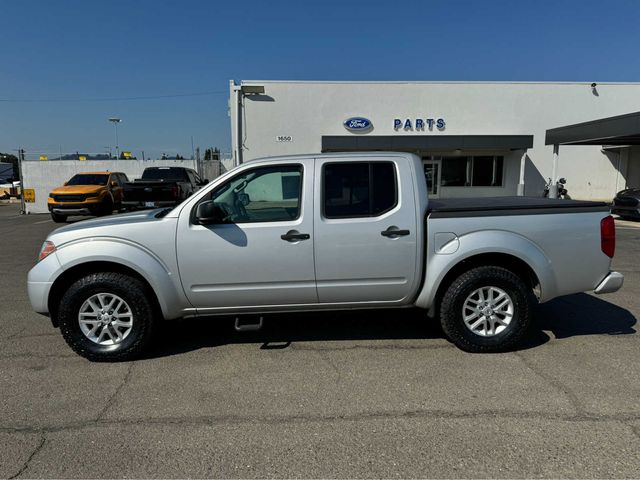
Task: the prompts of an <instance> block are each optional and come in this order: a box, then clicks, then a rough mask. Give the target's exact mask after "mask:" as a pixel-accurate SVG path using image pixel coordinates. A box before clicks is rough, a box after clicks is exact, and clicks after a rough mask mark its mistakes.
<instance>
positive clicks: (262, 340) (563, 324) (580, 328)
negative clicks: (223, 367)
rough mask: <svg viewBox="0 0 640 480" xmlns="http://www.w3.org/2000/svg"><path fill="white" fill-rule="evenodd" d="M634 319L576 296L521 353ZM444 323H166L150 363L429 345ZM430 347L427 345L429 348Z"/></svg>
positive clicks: (553, 306) (539, 318) (540, 316)
mask: <svg viewBox="0 0 640 480" xmlns="http://www.w3.org/2000/svg"><path fill="white" fill-rule="evenodd" d="M635 325H636V319H635V317H634V316H633V315H632V314H631V313H630V312H629V311H628V310H625V309H624V308H621V307H618V306H617V305H614V304H612V303H609V302H606V301H604V300H601V299H599V298H596V297H593V296H591V295H587V294H577V295H571V296H569V297H563V298H559V299H556V300H553V301H551V302H549V303H547V304H544V305H539V306H538V307H537V308H536V325H535V328H534V330H533V332H532V333H531V334H530V335H529V337H528V338H527V339H526V341H525V342H523V343H522V344H521V345H520V346H519V347H518V350H525V349H530V348H535V347H538V346H540V345H542V344H544V343H546V342H548V341H549V339H550V337H549V335H547V333H545V331H550V332H552V333H553V335H554V336H555V337H556V338H560V339H562V338H569V337H574V336H580V335H628V334H633V333H635V332H636V330H635V329H634V328H633V327H634V326H635ZM443 336H444V335H443V333H442V329H441V328H440V325H439V322H437V321H436V320H433V319H428V318H427V317H426V315H425V313H424V311H422V310H419V309H402V310H384V309H377V310H360V311H339V312H314V313H289V314H271V315H265V316H264V326H263V328H262V329H261V330H259V331H253V332H236V331H235V329H234V318H233V317H208V318H198V319H186V320H175V321H170V322H163V323H162V324H161V326H160V328H158V334H157V337H156V340H155V342H154V346H153V348H152V350H151V351H150V352H149V354H148V356H147V358H154V357H164V356H170V355H176V354H180V353H184V352H189V351H193V350H198V349H202V348H210V347H216V346H220V345H227V344H241V343H253V344H256V346H258V345H260V347H259V348H261V349H263V350H281V349H286V348H288V347H289V346H290V345H291V343H293V342H314V341H347V340H420V339H421V340H429V339H432V340H433V339H441V338H443ZM425 347H426V348H428V345H427V344H425Z"/></svg>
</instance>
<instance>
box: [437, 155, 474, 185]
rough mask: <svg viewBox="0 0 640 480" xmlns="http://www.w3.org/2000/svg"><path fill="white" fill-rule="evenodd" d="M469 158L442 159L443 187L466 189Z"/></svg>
mask: <svg viewBox="0 0 640 480" xmlns="http://www.w3.org/2000/svg"><path fill="white" fill-rule="evenodd" d="M467 162H468V158H467V157H444V158H443V159H442V181H441V183H442V186H443V187H464V186H465V185H468V182H467Z"/></svg>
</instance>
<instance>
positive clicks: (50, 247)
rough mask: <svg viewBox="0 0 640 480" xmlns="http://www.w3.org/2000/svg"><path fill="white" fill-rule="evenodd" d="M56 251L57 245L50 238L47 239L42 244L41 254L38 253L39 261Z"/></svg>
mask: <svg viewBox="0 0 640 480" xmlns="http://www.w3.org/2000/svg"><path fill="white" fill-rule="evenodd" d="M55 251H56V246H55V245H54V244H53V242H50V241H49V240H47V241H46V242H44V243H43V244H42V248H41V249H40V255H38V261H41V260H44V259H45V258H47V257H48V256H49V255H51V254H52V253H53V252H55Z"/></svg>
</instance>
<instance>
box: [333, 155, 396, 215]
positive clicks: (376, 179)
mask: <svg viewBox="0 0 640 480" xmlns="http://www.w3.org/2000/svg"><path fill="white" fill-rule="evenodd" d="M322 193H323V200H322V202H323V215H324V217H326V218H357V217H377V216H379V215H382V214H384V213H386V212H388V211H389V210H391V209H393V208H394V207H395V206H396V205H397V204H398V187H397V179H396V171H395V166H394V164H393V163H392V162H348V163H347V162H345V163H327V164H325V165H324V167H323V192H322Z"/></svg>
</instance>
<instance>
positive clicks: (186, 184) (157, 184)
mask: <svg viewBox="0 0 640 480" xmlns="http://www.w3.org/2000/svg"><path fill="white" fill-rule="evenodd" d="M207 183H208V180H201V179H200V176H199V175H198V174H197V173H196V171H195V170H192V169H190V168H184V167H148V168H145V169H144V172H142V178H139V179H136V180H134V181H133V182H128V183H125V184H124V197H123V201H122V205H123V206H124V207H125V208H128V209H134V208H157V207H173V206H175V205H177V204H179V203H180V202H182V201H183V200H184V199H185V198H188V197H190V196H191V195H193V194H194V193H195V192H196V191H197V190H198V189H200V187H202V186H203V185H206V184H207Z"/></svg>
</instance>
